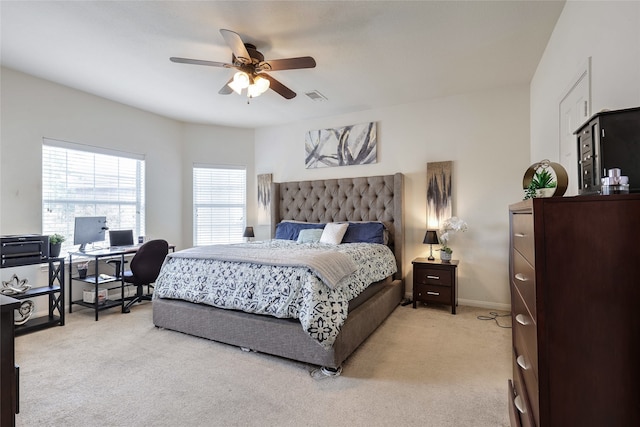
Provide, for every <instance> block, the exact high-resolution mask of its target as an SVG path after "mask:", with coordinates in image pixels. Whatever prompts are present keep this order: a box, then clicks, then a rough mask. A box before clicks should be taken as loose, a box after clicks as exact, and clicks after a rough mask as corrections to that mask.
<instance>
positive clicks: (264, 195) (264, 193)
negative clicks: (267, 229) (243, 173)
mask: <svg viewBox="0 0 640 427" xmlns="http://www.w3.org/2000/svg"><path fill="white" fill-rule="evenodd" d="M272 180H273V175H272V174H270V173H264V174H261V175H258V225H269V224H270V222H271V181H272Z"/></svg>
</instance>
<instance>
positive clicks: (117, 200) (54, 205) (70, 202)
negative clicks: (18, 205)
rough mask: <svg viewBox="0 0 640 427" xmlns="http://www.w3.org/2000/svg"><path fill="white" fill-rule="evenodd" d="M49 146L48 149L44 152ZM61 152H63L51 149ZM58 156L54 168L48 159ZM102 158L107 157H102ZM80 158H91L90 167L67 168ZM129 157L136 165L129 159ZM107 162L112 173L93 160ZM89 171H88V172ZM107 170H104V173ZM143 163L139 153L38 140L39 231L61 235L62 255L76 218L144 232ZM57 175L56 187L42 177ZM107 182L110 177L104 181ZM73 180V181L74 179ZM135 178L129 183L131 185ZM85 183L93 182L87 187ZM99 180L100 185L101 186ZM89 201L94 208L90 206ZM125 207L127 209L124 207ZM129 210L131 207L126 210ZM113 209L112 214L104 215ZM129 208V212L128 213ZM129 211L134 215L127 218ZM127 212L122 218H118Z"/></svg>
mask: <svg viewBox="0 0 640 427" xmlns="http://www.w3.org/2000/svg"><path fill="white" fill-rule="evenodd" d="M49 149H52V150H54V151H53V152H51V153H47V150H49ZM55 150H64V151H57V152H56V151H55ZM55 156H60V160H61V161H60V164H59V165H58V166H57V168H56V166H55V164H54V165H52V164H51V163H47V162H49V161H50V160H51V158H52V157H53V158H54V159H55ZM105 156H106V157H105ZM74 158H75V159H85V160H87V161H92V162H93V165H94V166H93V170H91V167H86V166H84V167H82V166H80V167H78V168H70V164H69V163H70V161H71V160H73V159H74ZM131 161H133V162H135V163H133V164H132V163H130V162H131ZM100 162H106V163H107V164H110V165H112V164H116V165H117V168H116V170H117V171H118V172H117V173H115V174H114V173H108V172H109V169H108V168H104V169H100V168H98V167H97V166H95V165H96V164H99V163H100ZM87 172H89V173H87ZM105 172H106V173H105ZM145 174H146V161H145V156H144V155H142V154H136V153H129V152H123V151H118V150H111V149H106V148H102V147H95V146H91V145H86V144H79V143H74V142H68V141H61V140H56V139H52V138H43V141H42V233H43V234H44V235H51V234H54V233H57V234H62V235H63V236H65V239H66V240H65V241H64V242H63V244H62V251H61V256H66V255H67V253H68V252H71V251H73V250H75V246H77V245H74V244H73V229H74V223H75V221H74V218H75V217H76V216H107V226H108V227H110V228H112V229H114V230H115V229H129V228H131V229H133V231H134V235H138V236H143V235H144V234H145V219H146V218H145V210H146V208H145V205H146V194H145V193H146V188H145V184H146V177H145ZM53 176H58V177H59V178H60V180H61V181H62V183H63V184H62V185H61V186H54V185H50V184H49V183H48V182H47V181H48V180H49V179H50V178H51V177H53ZM109 180H111V181H109ZM76 181H77V182H76ZM78 182H81V183H82V184H84V185H85V188H87V189H89V188H91V189H90V190H88V191H87V192H86V199H87V200H86V201H84V200H81V199H80V200H79V197H82V195H83V193H82V188H81V185H79V184H78ZM104 182H108V183H110V184H112V183H113V182H115V191H114V189H109V188H105V187H104ZM131 182H134V183H135V184H134V185H133V186H132V185H131V184H130V183H131ZM87 183H93V186H92V187H89V186H88V185H87ZM101 184H102V187H101ZM92 205H93V210H92V209H91V206H92ZM60 207H62V213H58V214H57V215H58V216H59V218H58V219H57V220H56V219H55V218H54V219H53V220H52V219H51V213H52V212H55V210H57V209H59V208H60ZM123 208H126V209H123ZM131 208H133V210H132V209H131ZM113 210H116V211H117V214H115V215H114V214H113V213H107V211H113ZM126 211H128V212H129V213H127V212H126ZM131 212H134V213H133V215H134V219H133V220H130V218H131V216H130V215H131ZM124 215H126V216H127V217H126V218H127V219H126V220H125V219H124V218H123V216H124ZM108 241H109V236H108V233H105V241H104V242H101V243H99V246H106V245H108Z"/></svg>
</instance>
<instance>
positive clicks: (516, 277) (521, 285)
mask: <svg viewBox="0 0 640 427" xmlns="http://www.w3.org/2000/svg"><path fill="white" fill-rule="evenodd" d="M512 258H513V277H512V278H511V282H513V283H514V284H515V286H516V288H517V289H518V291H520V295H522V299H523V300H524V303H525V304H526V305H527V307H528V308H529V311H530V312H531V315H532V316H533V319H534V320H537V319H536V280H535V271H534V269H533V267H531V265H529V263H528V262H527V261H526V260H525V259H524V258H523V257H522V255H520V254H519V253H518V252H516V251H514V252H513V254H512Z"/></svg>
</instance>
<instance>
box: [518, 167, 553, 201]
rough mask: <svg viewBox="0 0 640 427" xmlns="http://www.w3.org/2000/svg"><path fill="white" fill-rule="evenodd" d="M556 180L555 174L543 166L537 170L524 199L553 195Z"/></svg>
mask: <svg viewBox="0 0 640 427" xmlns="http://www.w3.org/2000/svg"><path fill="white" fill-rule="evenodd" d="M556 185H557V183H556V181H555V179H554V177H553V175H552V174H551V173H550V172H549V171H548V170H547V168H545V167H543V168H541V169H539V170H537V171H536V173H535V175H534V176H533V178H532V179H531V182H530V183H529V186H528V187H527V189H526V190H525V193H524V199H525V200H527V199H532V198H534V197H551V196H553V193H554V192H555V191H556Z"/></svg>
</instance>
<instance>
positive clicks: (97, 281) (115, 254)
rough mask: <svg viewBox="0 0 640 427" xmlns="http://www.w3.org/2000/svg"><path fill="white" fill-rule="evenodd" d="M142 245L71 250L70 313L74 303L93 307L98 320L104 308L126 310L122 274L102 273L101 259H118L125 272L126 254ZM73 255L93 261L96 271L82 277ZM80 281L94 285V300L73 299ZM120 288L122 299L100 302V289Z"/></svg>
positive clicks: (133, 251)
mask: <svg viewBox="0 0 640 427" xmlns="http://www.w3.org/2000/svg"><path fill="white" fill-rule="evenodd" d="M140 246H142V244H140V245H134V246H122V247H111V248H104V249H94V250H91V251H85V252H78V251H76V252H69V296H70V298H69V299H70V302H69V313H72V312H73V305H74V304H77V305H81V306H83V307H87V308H92V309H94V311H95V317H96V321H97V320H98V313H99V312H100V311H102V310H106V309H108V308H113V307H117V306H120V310H121V311H124V303H125V297H124V286H125V284H124V281H123V280H122V274H120V278H117V277H115V276H114V275H111V274H106V273H100V260H104V259H118V260H119V261H120V262H121V264H120V266H121V273H123V272H124V264H125V256H127V255H134V254H135V253H136V252H137V251H138V249H139V248H140ZM175 248H176V246H175V245H169V250H171V251H175ZM73 257H76V258H81V259H87V258H88V261H93V264H94V271H93V274H92V275H87V276H86V277H84V278H80V277H79V276H78V274H77V272H74V271H73ZM74 281H79V282H83V283H85V284H89V285H93V286H94V302H86V301H84V298H83V299H79V300H75V301H74V300H73V282H74ZM118 287H119V288H120V299H117V300H110V299H105V300H104V301H103V302H102V303H100V301H99V298H98V292H99V291H100V290H103V291H104V290H106V291H107V293H108V291H109V290H111V289H116V288H118Z"/></svg>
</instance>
